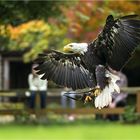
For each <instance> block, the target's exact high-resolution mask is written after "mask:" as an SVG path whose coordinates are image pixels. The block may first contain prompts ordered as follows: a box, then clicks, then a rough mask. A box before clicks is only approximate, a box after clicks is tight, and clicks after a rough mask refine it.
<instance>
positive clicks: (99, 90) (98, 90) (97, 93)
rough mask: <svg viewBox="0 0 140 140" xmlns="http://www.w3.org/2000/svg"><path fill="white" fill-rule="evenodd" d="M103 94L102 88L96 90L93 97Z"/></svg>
mask: <svg viewBox="0 0 140 140" xmlns="http://www.w3.org/2000/svg"><path fill="white" fill-rule="evenodd" d="M100 93H101V89H100V88H96V89H95V91H94V92H92V95H94V96H98V95H100Z"/></svg>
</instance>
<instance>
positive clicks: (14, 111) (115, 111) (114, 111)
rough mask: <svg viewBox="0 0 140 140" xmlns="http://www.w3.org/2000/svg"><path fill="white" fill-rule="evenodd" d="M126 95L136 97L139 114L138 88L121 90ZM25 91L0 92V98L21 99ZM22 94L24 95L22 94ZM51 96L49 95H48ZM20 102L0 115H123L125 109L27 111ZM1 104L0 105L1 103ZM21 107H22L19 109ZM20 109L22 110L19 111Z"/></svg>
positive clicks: (3, 110)
mask: <svg viewBox="0 0 140 140" xmlns="http://www.w3.org/2000/svg"><path fill="white" fill-rule="evenodd" d="M121 90H122V91H124V92H127V93H128V94H135V95H136V112H137V113H140V87H126V88H122V89H121ZM25 91H26V90H12V91H0V97H16V96H17V94H18V96H19V98H23V97H24V94H25ZM23 93H24V94H23ZM48 96H51V95H48ZM19 101H20V102H17V103H8V104H9V106H10V107H11V106H12V105H13V106H15V109H9V107H8V105H7V109H0V114H14V115H16V114H20V113H22V112H23V110H25V111H27V112H28V113H35V114H36V115H39V114H42V112H44V113H45V114H46V113H48V112H54V113H56V114H83V115H86V114H122V113H124V111H125V109H124V108H123V107H117V108H103V109H101V110H99V109H95V108H75V109H67V108H66V109H63V108H56V109H49V108H46V109H45V110H44V109H43V110H42V109H39V108H37V109H34V110H31V109H28V108H24V105H23V101H21V100H19ZM1 104H2V103H1ZM21 106H22V107H21ZM21 108H22V109H21Z"/></svg>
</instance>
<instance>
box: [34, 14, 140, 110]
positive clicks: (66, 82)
mask: <svg viewBox="0 0 140 140" xmlns="http://www.w3.org/2000/svg"><path fill="white" fill-rule="evenodd" d="M139 44H140V18H139V16H137V15H128V16H123V17H120V18H118V19H114V17H113V16H112V15H109V16H108V17H107V19H106V24H105V26H104V28H103V30H102V32H101V33H99V35H98V36H97V38H96V39H95V40H94V41H92V42H90V43H70V44H68V45H66V46H65V47H64V51H65V52H60V51H56V50H48V51H46V52H45V53H43V54H39V55H38V58H37V59H36V61H35V63H37V64H38V66H37V67H36V68H35V70H36V73H37V74H38V75H42V77H41V79H43V80H45V79H48V80H52V81H53V82H55V83H56V84H58V85H61V86H64V87H68V88H72V89H73V90H78V89H87V88H89V90H88V92H87V93H85V92H83V94H81V99H83V100H84V102H88V101H89V102H90V101H92V102H94V103H95V107H96V108H103V107H105V106H108V105H109V103H111V100H112V97H111V94H112V93H113V92H114V91H117V92H118V93H119V92H120V89H119V87H118V85H117V84H116V81H117V80H119V77H118V76H117V75H116V74H115V73H114V71H120V70H122V68H123V67H124V65H125V64H126V63H127V62H128V60H129V58H130V57H131V56H132V54H133V52H134V50H135V48H136V47H137V46H138V45H139Z"/></svg>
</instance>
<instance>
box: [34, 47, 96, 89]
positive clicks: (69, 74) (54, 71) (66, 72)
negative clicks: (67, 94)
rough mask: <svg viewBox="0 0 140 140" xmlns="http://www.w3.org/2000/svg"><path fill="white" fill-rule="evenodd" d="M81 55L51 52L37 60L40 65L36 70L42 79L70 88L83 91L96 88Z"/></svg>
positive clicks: (41, 55)
mask: <svg viewBox="0 0 140 140" xmlns="http://www.w3.org/2000/svg"><path fill="white" fill-rule="evenodd" d="M81 61H82V59H81V56H80V55H79V54H72V53H62V52H58V51H54V50H52V51H50V52H47V53H44V54H40V55H39V56H38V58H37V59H36V61H35V62H36V63H37V64H39V65H38V66H37V67H36V68H35V70H36V71H37V72H36V73H37V74H39V75H43V76H42V77H41V79H48V80H52V81H54V82H55V83H56V84H58V85H61V86H66V87H68V88H72V89H73V90H76V89H83V88H88V87H89V88H91V87H93V86H94V83H93V78H94V77H93V75H92V74H91V73H90V72H89V71H88V70H87V69H86V68H85V67H84V66H83V65H82V62H81Z"/></svg>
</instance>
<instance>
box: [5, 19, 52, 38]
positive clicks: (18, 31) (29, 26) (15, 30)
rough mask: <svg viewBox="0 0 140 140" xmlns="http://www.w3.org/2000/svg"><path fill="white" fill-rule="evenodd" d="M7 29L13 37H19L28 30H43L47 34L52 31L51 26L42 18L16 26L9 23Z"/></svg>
mask: <svg viewBox="0 0 140 140" xmlns="http://www.w3.org/2000/svg"><path fill="white" fill-rule="evenodd" d="M7 29H8V31H9V33H10V37H11V39H18V37H20V36H21V35H22V34H25V33H27V32H37V31H43V32H46V34H49V33H50V29H49V26H48V25H47V24H46V23H45V22H44V21H41V20H37V21H36V20H33V21H29V22H26V23H23V24H21V25H19V26H16V27H13V26H11V25H8V26H7Z"/></svg>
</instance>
